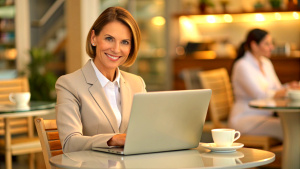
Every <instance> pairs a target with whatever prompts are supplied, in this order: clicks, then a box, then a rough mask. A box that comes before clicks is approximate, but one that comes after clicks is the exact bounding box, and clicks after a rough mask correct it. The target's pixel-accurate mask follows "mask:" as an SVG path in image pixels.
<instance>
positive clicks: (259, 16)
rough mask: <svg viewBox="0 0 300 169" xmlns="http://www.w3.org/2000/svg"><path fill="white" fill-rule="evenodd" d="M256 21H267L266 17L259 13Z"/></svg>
mask: <svg viewBox="0 0 300 169" xmlns="http://www.w3.org/2000/svg"><path fill="white" fill-rule="evenodd" d="M255 20H256V21H265V17H264V15H262V14H260V13H259V14H256V15H255Z"/></svg>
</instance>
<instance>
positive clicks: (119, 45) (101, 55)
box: [91, 21, 132, 73]
mask: <svg viewBox="0 0 300 169" xmlns="http://www.w3.org/2000/svg"><path fill="white" fill-rule="evenodd" d="M91 43H92V45H93V46H96V57H95V59H94V63H95V65H96V66H97V68H98V69H99V70H100V71H101V72H102V73H106V72H110V73H114V72H115V70H116V68H117V67H118V66H120V65H122V64H123V63H124V62H125V61H126V60H127V58H128V55H129V53H130V49H131V43H132V40H131V32H130V29H129V28H128V27H127V26H126V25H124V24H123V23H121V22H119V21H113V22H110V23H108V24H107V25H105V26H104V27H103V29H102V30H101V32H100V33H99V35H98V36H96V35H95V32H94V31H92V36H91Z"/></svg>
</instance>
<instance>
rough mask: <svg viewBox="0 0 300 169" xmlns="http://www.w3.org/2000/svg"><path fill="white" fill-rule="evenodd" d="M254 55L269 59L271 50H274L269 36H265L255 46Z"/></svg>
mask: <svg viewBox="0 0 300 169" xmlns="http://www.w3.org/2000/svg"><path fill="white" fill-rule="evenodd" d="M255 46H256V47H255V51H254V52H255V53H256V54H257V55H259V56H265V57H271V53H272V50H273V49H274V46H273V42H272V37H271V35H269V34H268V35H266V36H265V37H264V39H263V40H262V41H261V42H260V43H259V44H258V45H257V44H256V45H255Z"/></svg>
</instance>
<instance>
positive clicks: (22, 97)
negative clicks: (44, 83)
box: [9, 92, 31, 107]
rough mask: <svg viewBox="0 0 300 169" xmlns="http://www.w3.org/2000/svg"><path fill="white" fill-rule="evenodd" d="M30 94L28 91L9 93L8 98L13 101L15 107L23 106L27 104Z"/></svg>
mask: <svg viewBox="0 0 300 169" xmlns="http://www.w3.org/2000/svg"><path fill="white" fill-rule="evenodd" d="M30 96H31V95H30V92H19V93H10V94H9V100H10V101H11V102H13V103H15V104H16V106H17V107H25V106H28V103H29V101H30Z"/></svg>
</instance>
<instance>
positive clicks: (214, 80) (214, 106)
mask: <svg viewBox="0 0 300 169" xmlns="http://www.w3.org/2000/svg"><path fill="white" fill-rule="evenodd" d="M198 75H199V78H200V80H201V83H202V86H203V88H206V89H211V90H212V97H211V100H210V105H209V106H210V107H209V111H210V113H211V118H212V121H213V123H214V127H215V128H222V127H226V125H224V124H222V121H224V120H225V121H227V119H228V115H229V113H230V110H231V106H232V104H233V94H232V87H231V83H230V79H229V76H228V72H227V70H226V69H225V68H219V69H214V70H208V71H201V72H199V74H198Z"/></svg>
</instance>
